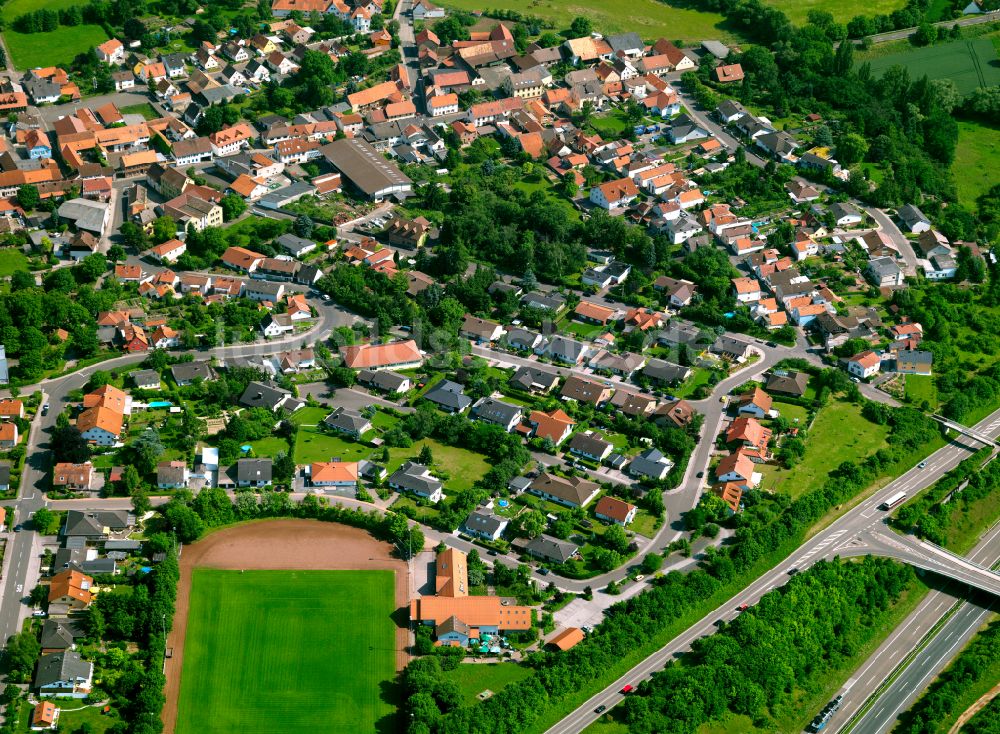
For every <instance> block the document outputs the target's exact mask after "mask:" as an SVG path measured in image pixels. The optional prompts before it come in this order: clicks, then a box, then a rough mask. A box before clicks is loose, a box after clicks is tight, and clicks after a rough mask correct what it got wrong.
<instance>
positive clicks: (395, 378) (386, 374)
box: [358, 370, 410, 392]
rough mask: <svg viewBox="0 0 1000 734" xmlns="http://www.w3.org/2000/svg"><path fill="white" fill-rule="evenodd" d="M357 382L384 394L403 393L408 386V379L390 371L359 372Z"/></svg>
mask: <svg viewBox="0 0 1000 734" xmlns="http://www.w3.org/2000/svg"><path fill="white" fill-rule="evenodd" d="M358 382H359V383H361V384H362V385H365V386H367V387H374V388H376V389H377V390H382V391H384V392H403V391H404V390H406V389H407V386H408V385H409V384H410V378H409V377H405V376H404V375H400V374H397V373H395V372H393V371H391V370H360V371H359V372H358Z"/></svg>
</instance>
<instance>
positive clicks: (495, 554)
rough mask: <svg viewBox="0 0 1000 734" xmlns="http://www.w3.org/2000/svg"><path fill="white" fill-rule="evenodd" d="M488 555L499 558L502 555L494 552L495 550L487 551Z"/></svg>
mask: <svg viewBox="0 0 1000 734" xmlns="http://www.w3.org/2000/svg"><path fill="white" fill-rule="evenodd" d="M486 555H488V556H498V555H500V554H499V553H497V552H496V551H495V550H493V549H492V548H491V549H490V550H488V551H486Z"/></svg>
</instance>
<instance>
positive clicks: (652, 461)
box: [628, 449, 674, 480]
mask: <svg viewBox="0 0 1000 734" xmlns="http://www.w3.org/2000/svg"><path fill="white" fill-rule="evenodd" d="M673 466H674V462H672V461H671V460H670V459H668V458H667V457H666V456H665V455H664V454H663V452H662V451H660V450H659V449H646V450H645V451H643V452H642V453H641V454H639V455H638V456H636V457H635V458H634V459H632V463H630V464H629V465H628V473H629V474H631V475H632V476H634V477H646V478H649V479H656V480H660V479H663V478H664V477H665V476H667V474H668V473H669V472H670V470H671V468H673Z"/></svg>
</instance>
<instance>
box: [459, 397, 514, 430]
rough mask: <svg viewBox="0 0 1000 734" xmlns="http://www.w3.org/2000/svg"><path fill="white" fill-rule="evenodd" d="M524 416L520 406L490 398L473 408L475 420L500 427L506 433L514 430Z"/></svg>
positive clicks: (482, 399) (480, 401) (480, 400)
mask: <svg viewBox="0 0 1000 734" xmlns="http://www.w3.org/2000/svg"><path fill="white" fill-rule="evenodd" d="M523 415H524V411H523V409H522V408H521V406H520V405H514V404H512V403H505V402H503V401H502V400H497V399H496V398H489V397H487V398H481V399H479V400H478V401H476V404H475V405H474V406H473V408H472V417H473V418H477V419H479V420H481V421H486V422H487V423H492V424H493V425H495V426H500V427H501V428H503V429H504V430H506V431H510V430H512V429H513V427H514V426H515V425H517V424H518V423H519V422H520V420H521V417H522V416H523Z"/></svg>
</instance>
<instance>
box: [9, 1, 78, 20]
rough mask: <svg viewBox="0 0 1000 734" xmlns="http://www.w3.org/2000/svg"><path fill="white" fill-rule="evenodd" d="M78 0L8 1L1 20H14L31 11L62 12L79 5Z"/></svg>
mask: <svg viewBox="0 0 1000 734" xmlns="http://www.w3.org/2000/svg"><path fill="white" fill-rule="evenodd" d="M79 4H80V3H79V0H10V2H7V3H5V4H4V6H3V19H4V20H7V21H10V20H14V18H16V17H17V16H19V15H24V14H25V13H30V12H31V11H32V10H42V9H43V8H44V9H47V10H63V9H65V8H68V7H70V6H72V5H79Z"/></svg>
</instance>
